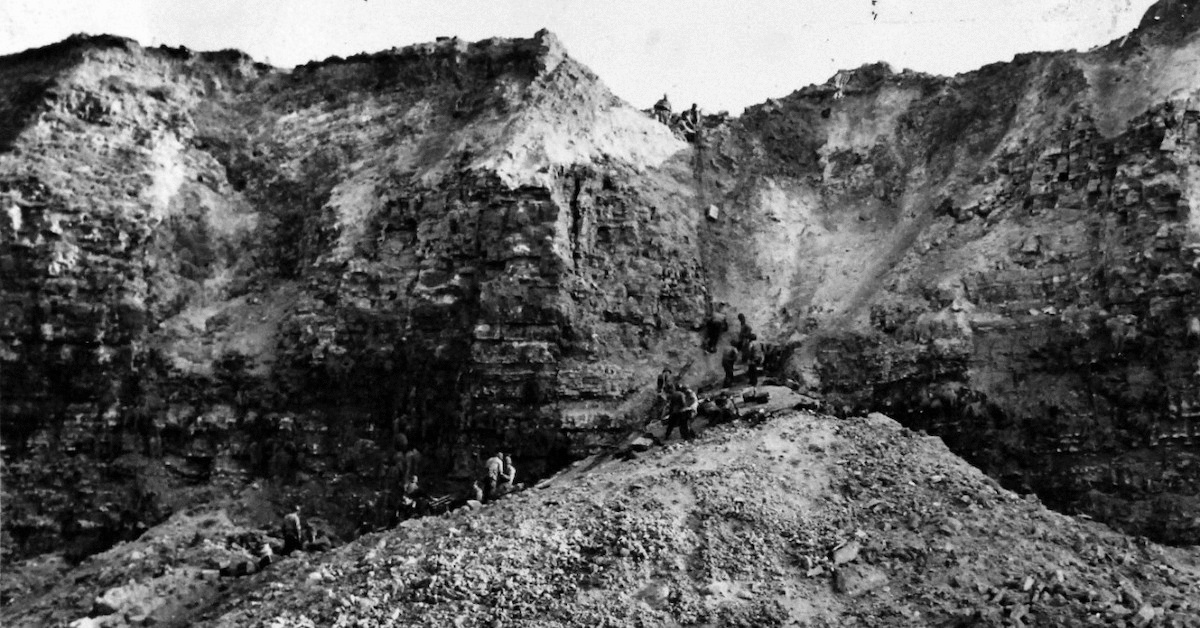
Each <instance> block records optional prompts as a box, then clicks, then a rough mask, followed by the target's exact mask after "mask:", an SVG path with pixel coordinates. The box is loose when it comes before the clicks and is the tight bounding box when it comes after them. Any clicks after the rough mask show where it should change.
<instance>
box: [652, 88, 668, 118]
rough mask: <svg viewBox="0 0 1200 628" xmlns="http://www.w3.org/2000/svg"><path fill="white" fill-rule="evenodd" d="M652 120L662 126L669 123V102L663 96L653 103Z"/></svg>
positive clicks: (664, 95)
mask: <svg viewBox="0 0 1200 628" xmlns="http://www.w3.org/2000/svg"><path fill="white" fill-rule="evenodd" d="M654 119H655V120H658V121H659V122H661V123H663V124H670V123H671V101H669V100H667V95H666V94H663V97H662V100H659V101H658V102H656V103H654Z"/></svg>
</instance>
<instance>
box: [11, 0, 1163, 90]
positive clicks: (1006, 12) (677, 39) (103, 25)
mask: <svg viewBox="0 0 1200 628" xmlns="http://www.w3.org/2000/svg"><path fill="white" fill-rule="evenodd" d="M1151 4H1152V0H721V1H717V0H686V1H685V0H0V54H8V53H12V52H17V51H20V50H24V49H26V48H32V47H36V46H42V45H46V44H49V43H53V42H55V41H59V40H61V39H63V38H65V37H67V36H68V35H70V34H72V33H78V32H85V33H92V34H99V33H112V34H118V35H125V36H127V37H132V38H134V39H137V40H138V41H140V42H141V43H142V44H144V45H158V44H168V45H172V46H178V45H183V46H187V47H189V48H193V49H197V50H214V49H221V48H238V49H241V50H244V51H246V52H248V53H249V54H250V55H252V56H254V57H255V58H256V59H258V60H260V61H267V62H269V63H272V64H274V65H278V66H293V65H297V64H300V63H304V62H306V61H309V60H312V59H324V58H325V57H328V56H331V55H341V56H346V55H350V54H354V53H357V52H374V51H377V50H382V49H386V48H390V47H392V46H404V45H407V44H411V43H416V42H423V41H431V40H433V39H434V38H435V37H439V36H447V35H457V36H459V37H462V38H464V39H468V40H472V41H474V40H478V39H485V38H487V37H492V36H496V35H499V36H506V37H529V36H530V35H532V34H533V33H534V32H536V31H537V30H538V29H540V28H543V27H544V28H549V29H550V30H552V31H554V32H555V33H556V34H557V35H558V36H559V38H560V39H562V41H563V43H564V44H565V45H566V47H567V50H568V52H569V53H570V54H571V56H573V57H575V58H576V59H579V60H580V61H582V62H583V63H584V64H586V65H588V66H589V67H590V68H592V70H594V71H595V72H596V73H597V74H599V75H600V77H601V78H602V79H603V80H604V82H605V83H606V84H607V85H608V86H609V87H610V88H612V89H613V91H615V92H616V93H617V95H619V96H621V97H623V98H625V99H626V100H628V101H630V102H631V103H633V104H634V105H636V106H639V107H648V106H650V105H651V104H652V103H653V102H654V101H655V100H657V99H658V97H659V96H661V95H662V93H663V92H667V93H668V94H670V96H671V100H672V101H673V103H674V104H675V106H676V108H677V109H679V108H683V107H686V106H687V105H689V104H690V103H692V102H698V103H699V104H700V107H701V108H702V109H705V110H708V111H716V110H721V109H725V110H729V111H730V112H732V113H734V114H739V113H741V111H742V109H743V108H744V107H746V106H749V105H752V104H755V103H759V102H762V101H763V100H765V99H767V98H769V97H773V96H783V95H786V94H788V93H790V92H792V91H793V90H795V89H798V88H800V87H802V86H804V85H807V84H809V83H823V82H824V81H825V80H826V79H828V78H829V77H830V76H832V75H833V73H834V72H836V71H837V70H838V69H839V68H852V67H857V66H859V65H861V64H863V63H869V62H873V61H887V62H889V63H891V64H892V66H893V67H895V69H896V70H897V71H899V70H901V69H903V68H912V69H914V70H921V71H925V72H932V73H938V74H954V73H958V72H964V71H968V70H972V69H974V68H977V67H979V66H981V65H984V64H987V63H991V62H994V61H1007V60H1009V59H1011V58H1012V57H1013V55H1014V54H1017V53H1020V52H1029V51H1034V50H1060V49H1070V48H1075V49H1079V50H1086V49H1088V48H1091V47H1093V46H1097V45H1101V44H1104V43H1107V42H1109V41H1111V40H1112V39H1115V38H1117V37H1120V36H1122V35H1124V34H1125V33H1127V32H1128V31H1130V30H1132V29H1133V27H1134V26H1136V25H1137V23H1138V20H1140V19H1141V16H1142V14H1143V13H1144V12H1145V10H1146V9H1147V8H1148V7H1149V6H1150V5H1151Z"/></svg>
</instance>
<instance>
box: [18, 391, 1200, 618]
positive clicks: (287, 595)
mask: <svg viewBox="0 0 1200 628" xmlns="http://www.w3.org/2000/svg"><path fill="white" fill-rule="evenodd" d="M772 392H773V393H774V394H775V401H776V404H775V407H776V409H775V410H771V411H769V412H768V414H770V415H771V416H770V418H769V419H767V420H765V421H763V422H762V423H760V424H758V425H754V426H751V425H745V424H734V425H730V426H724V427H715V428H710V429H707V430H705V431H704V432H703V433H702V435H701V437H700V438H699V439H698V440H696V441H694V442H690V443H673V444H670V445H669V446H667V447H666V448H663V449H658V448H655V449H652V450H650V451H647V452H645V453H641V454H638V455H636V457H635V458H634V459H632V460H619V459H607V460H600V461H594V462H591V463H589V464H587V465H586V466H587V467H588V468H587V470H586V471H582V470H568V471H567V472H565V473H563V474H562V475H561V476H560V477H557V478H554V479H551V480H550V481H548V482H546V483H544V484H543V485H541V486H540V487H538V488H534V489H529V490H526V491H524V492H522V493H519V494H516V495H513V496H510V497H508V498H505V499H503V500H501V501H499V502H497V503H495V504H491V505H488V506H485V507H483V508H482V509H477V510H463V511H458V512H455V513H453V514H451V515H448V516H445V517H436V518H426V519H420V520H412V521H408V522H406V523H404V524H403V525H401V526H400V527H399V528H397V529H395V530H392V531H388V532H384V533H380V534H371V535H367V536H365V537H363V538H361V539H359V540H358V541H356V542H354V543H352V544H350V545H348V546H346V547H343V548H340V549H338V550H335V551H333V552H331V553H329V554H326V555H311V556H301V557H298V558H289V559H286V560H284V561H283V562H281V563H278V564H276V565H273V566H271V567H270V568H269V569H267V570H266V571H264V572H262V573H260V574H258V575H254V576H250V577H247V578H240V579H238V580H236V581H232V582H231V583H230V584H229V585H228V587H229V588H228V589H227V590H226V592H225V593H224V594H223V595H222V596H221V599H220V600H212V598H211V597H210V598H209V599H208V603H209V604H215V607H212V608H210V609H209V610H206V611H204V616H205V617H207V619H205V620H203V621H201V622H200V624H201V625H213V626H285V625H286V626H303V625H315V626H321V625H331V626H342V625H345V626H352V625H358V626H410V625H411V626H450V625H455V626H627V625H645V626H677V625H692V626H786V625H808V626H841V625H873V626H897V625H910V626H929V625H964V626H965V625H1013V626H1022V625H1031V626H1033V625H1036V626H1052V625H1062V626H1067V625H1122V624H1124V625H1134V626H1144V625H1155V626H1195V625H1200V608H1198V607H1197V606H1196V600H1197V599H1200V597H1198V595H1200V554H1197V552H1196V551H1195V550H1194V549H1192V550H1181V549H1173V548H1168V547H1163V546H1160V545H1157V544H1154V543H1149V542H1146V541H1144V540H1140V539H1133V538H1131V537H1126V536H1123V535H1120V534H1118V533H1115V532H1113V531H1111V530H1109V529H1108V528H1106V527H1104V526H1102V525H1099V524H1096V523H1092V522H1090V521H1087V520H1086V519H1082V518H1072V517H1067V516H1064V515H1061V514H1058V513H1054V512H1051V511H1049V510H1048V509H1046V508H1045V507H1044V506H1042V505H1041V504H1040V503H1038V502H1037V500H1036V499H1032V498H1029V499H1026V498H1022V497H1019V496H1018V495H1016V494H1014V493H1012V492H1010V491H1007V490H1004V489H1002V488H1000V487H999V486H998V485H997V484H996V483H995V482H994V481H992V480H990V479H988V478H987V477H985V476H984V475H983V474H981V473H980V472H979V471H978V470H976V469H974V468H972V467H971V466H969V465H967V464H966V463H965V462H963V461H962V460H961V459H959V458H957V457H956V456H954V455H953V454H951V453H950V452H949V451H948V450H947V449H946V448H945V446H944V445H943V444H942V443H941V441H940V440H938V439H937V438H933V437H928V436H924V435H921V434H918V433H914V432H911V431H909V430H907V429H904V428H901V427H900V426H898V425H897V424H896V423H895V422H893V421H891V420H890V419H887V418H886V417H882V416H878V415H877V416H874V417H872V418H868V419H864V418H854V419H846V420H839V419H834V418H831V417H826V416H815V415H811V414H807V413H803V412H796V411H793V410H788V409H786V408H782V409H780V408H779V406H785V405H786V404H787V403H788V399H789V398H790V397H788V391H787V390H786V389H772ZM119 550H120V548H117V550H114V551H119ZM100 593H101V591H100V590H98V589H97V590H96V594H97V595H99V594H100ZM201 608H203V606H202V607H201ZM192 619H195V617H193V618H192ZM110 620H113V621H117V625H120V624H121V620H120V618H119V617H113V616H110ZM24 621H26V622H29V624H28V625H33V624H35V623H36V620H35V619H34V618H33V617H27V618H25V620H24ZM170 623H171V622H168V624H170ZM12 625H25V624H20V623H19V622H18V623H17V624H12Z"/></svg>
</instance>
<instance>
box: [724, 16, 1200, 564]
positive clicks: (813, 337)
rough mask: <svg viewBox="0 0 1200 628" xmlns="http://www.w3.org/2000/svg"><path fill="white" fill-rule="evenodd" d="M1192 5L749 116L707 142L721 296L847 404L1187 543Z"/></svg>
mask: <svg viewBox="0 0 1200 628" xmlns="http://www.w3.org/2000/svg"><path fill="white" fill-rule="evenodd" d="M1197 15H1198V12H1197V10H1196V8H1195V7H1192V8H1189V5H1186V4H1180V3H1167V4H1163V5H1160V6H1156V7H1155V8H1153V9H1152V10H1151V11H1150V13H1149V14H1148V16H1147V18H1146V20H1145V21H1144V22H1143V24H1142V26H1141V27H1139V29H1138V30H1137V31H1135V32H1134V33H1132V34H1131V35H1130V36H1129V37H1126V38H1123V39H1121V40H1118V41H1116V42H1113V43H1112V44H1111V45H1109V46H1106V47H1104V48H1100V49H1097V50H1094V51H1091V52H1088V53H1053V54H1049V53H1047V54H1030V55H1022V56H1019V57H1017V58H1016V59H1014V60H1013V62H1011V63H1004V64H995V65H992V66H988V67H985V68H982V69H980V70H978V71H975V72H971V73H968V74H964V75H961V76H957V77H953V78H942V77H931V76H925V75H920V74H915V73H912V72H908V71H906V72H903V73H900V74H896V73H893V72H892V71H891V70H890V69H889V68H887V67H886V66H883V65H874V66H865V67H862V68H859V69H857V70H855V71H853V72H850V73H848V75H847V76H848V81H847V82H846V85H845V88H844V90H843V91H842V92H841V93H840V94H839V93H838V92H837V91H836V90H835V88H834V87H833V86H832V85H825V86H815V87H808V88H805V89H803V90H800V91H798V92H796V93H794V94H792V95H791V96H788V97H786V98H782V99H780V100H778V101H773V102H769V103H767V104H765V105H762V106H760V107H756V108H753V109H751V110H750V111H748V112H747V113H746V114H745V115H744V116H742V117H741V118H739V119H738V120H736V121H734V122H733V123H732V124H730V125H729V126H728V128H726V129H723V130H722V131H721V132H719V133H717V134H716V136H715V137H714V138H713V140H712V142H711V144H710V146H708V147H705V148H704V149H703V150H704V151H706V152H707V154H708V155H709V157H708V164H707V165H708V166H709V170H710V172H708V174H707V176H709V177H710V178H711V180H712V181H713V185H712V186H711V188H710V189H712V190H716V192H715V195H716V197H717V200H716V202H718V203H721V204H722V206H723V207H726V208H727V211H728V212H729V215H730V217H731V220H730V222H728V223H726V224H723V225H721V226H719V227H717V228H715V229H713V230H710V231H709V232H707V233H708V234H709V235H710V236H712V237H710V238H709V239H708V240H706V251H707V253H706V255H707V258H708V259H713V260H721V263H718V264H713V265H712V271H711V272H712V273H713V275H714V277H715V280H714V285H713V286H712V293H713V295H714V299H717V300H719V301H725V302H728V303H738V304H746V303H753V304H754V305H755V307H754V308H753V309H754V310H756V311H757V312H759V313H760V318H759V321H758V322H759V323H760V325H762V326H765V328H766V329H768V330H770V331H771V332H772V338H773V339H774V340H777V341H779V342H780V343H781V344H783V345H785V350H784V351H782V352H781V356H780V359H781V360H783V361H786V364H785V365H781V367H782V368H784V369H785V370H786V371H788V372H789V373H791V374H792V375H793V376H795V377H796V378H797V379H801V380H804V381H806V382H807V383H808V384H809V385H810V386H812V387H814V388H818V389H821V390H823V391H824V392H826V393H827V394H828V397H829V400H830V401H831V402H833V403H834V404H835V405H838V406H844V407H845V408H846V409H847V410H858V411H861V410H865V409H879V410H881V411H883V412H886V413H888V414H890V415H892V416H895V417H897V418H898V419H899V420H901V421H902V422H904V423H905V424H906V425H909V426H912V427H919V428H924V429H928V430H930V431H931V432H934V433H937V434H939V435H941V436H942V437H943V438H945V439H946V440H947V442H948V443H949V444H950V446H951V447H952V448H954V449H955V450H956V451H958V452H959V453H961V454H962V455H964V456H966V457H967V459H968V460H970V461H971V462H973V463H974V464H977V465H979V466H980V467H981V468H983V469H985V470H986V471H987V472H989V473H991V474H993V475H994V476H996V477H1000V478H1003V479H1004V481H1005V482H1006V483H1008V485H1009V486H1011V487H1012V488H1015V489H1022V490H1030V489H1033V490H1036V491H1037V492H1038V493H1039V494H1041V495H1042V496H1043V498H1044V499H1046V500H1047V501H1048V502H1050V503H1052V504H1054V505H1055V506H1056V507H1060V508H1064V509H1079V510H1081V511H1084V512H1088V513H1091V514H1093V515H1094V516H1097V517H1099V518H1101V519H1103V520H1105V521H1109V522H1111V523H1114V524H1117V525H1119V526H1121V527H1124V528H1125V529H1127V530H1130V531H1135V532H1138V533H1142V534H1148V535H1151V536H1153V537H1155V538H1158V539H1163V540H1169V541H1171V542H1177V543H1196V542H1197V541H1198V539H1200V536H1197V535H1198V534H1200V528H1198V527H1197V521H1198V519H1197V517H1198V516H1200V502H1198V501H1197V500H1196V495H1197V489H1198V488H1200V470H1198V467H1197V466H1196V462H1197V459H1196V455H1197V454H1198V453H1200V451H1198V448H1197V440H1196V439H1197V428H1196V420H1197V417H1198V416H1200V415H1198V414H1197V412H1200V410H1198V408H1200V397H1198V394H1200V388H1198V387H1197V383H1198V381H1197V378H1198V375H1197V364H1198V362H1197V359H1198V357H1200V356H1198V355H1197V348H1200V318H1197V316H1200V307H1198V306H1200V299H1198V297H1197V288H1198V287H1200V285H1198V283H1197V282H1198V281H1200V274H1198V272H1197V269H1198V268H1200V263H1198V262H1197V253H1198V252H1200V231H1198V230H1197V228H1196V224H1197V223H1196V218H1195V215H1194V212H1195V205H1196V198H1197V189H1200V188H1197V182H1198V181H1200V179H1197V176H1198V175H1197V173H1198V172H1200V171H1198V170H1197V164H1198V160H1200V152H1198V150H1197V147H1198V146H1200V104H1197V103H1200V91H1198V90H1200V37H1198V34H1197V28H1196V23H1197V19H1198V18H1197ZM838 96H843V97H842V98H838ZM747 235H749V236H750V237H747ZM741 307H742V308H744V309H745V308H746V307H747V306H746V305H742V306H741Z"/></svg>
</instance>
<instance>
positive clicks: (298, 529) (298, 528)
mask: <svg viewBox="0 0 1200 628" xmlns="http://www.w3.org/2000/svg"><path fill="white" fill-rule="evenodd" d="M280 528H281V529H280V532H282V533H283V553H284V554H291V553H292V552H293V551H295V550H298V549H300V547H301V546H302V545H303V538H304V525H303V524H302V523H301V521H300V507H299V506H296V510H294V511H292V512H289V513H288V514H286V515H284V516H283V525H282V526H280Z"/></svg>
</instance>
